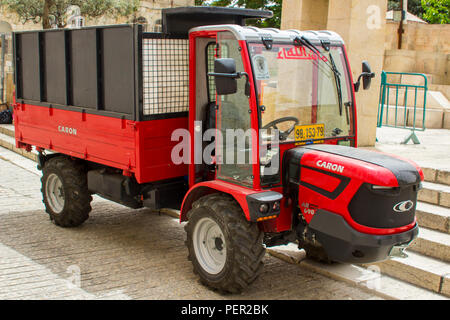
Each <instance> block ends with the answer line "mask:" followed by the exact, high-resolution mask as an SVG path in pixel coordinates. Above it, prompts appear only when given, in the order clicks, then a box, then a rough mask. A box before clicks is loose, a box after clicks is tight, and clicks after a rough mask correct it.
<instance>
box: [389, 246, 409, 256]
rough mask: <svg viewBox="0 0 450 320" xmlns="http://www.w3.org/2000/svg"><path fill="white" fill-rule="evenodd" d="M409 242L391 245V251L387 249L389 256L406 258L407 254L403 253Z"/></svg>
mask: <svg viewBox="0 0 450 320" xmlns="http://www.w3.org/2000/svg"><path fill="white" fill-rule="evenodd" d="M409 244H410V243H409V242H408V243H405V244H401V245H399V246H393V247H392V249H391V251H389V257H392V258H408V255H407V254H406V253H405V249H406V248H408V247H409Z"/></svg>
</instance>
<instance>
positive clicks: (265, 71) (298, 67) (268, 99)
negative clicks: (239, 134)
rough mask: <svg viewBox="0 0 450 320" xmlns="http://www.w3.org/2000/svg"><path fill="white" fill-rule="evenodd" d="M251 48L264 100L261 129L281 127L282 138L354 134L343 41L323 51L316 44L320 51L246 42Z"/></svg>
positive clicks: (261, 101)
mask: <svg viewBox="0 0 450 320" xmlns="http://www.w3.org/2000/svg"><path fill="white" fill-rule="evenodd" d="M249 48H250V54H251V60H252V64H253V71H254V78H255V83H256V87H257V93H258V101H259V104H260V106H264V107H263V108H261V110H262V111H261V125H262V128H263V129H273V128H275V129H278V130H280V142H287V141H288V142H289V141H294V140H295V141H297V142H298V141H301V142H302V143H303V144H305V143H308V142H309V143H313V142H321V141H319V140H320V139H326V138H336V137H343V136H351V135H353V131H352V127H353V119H352V108H351V106H352V103H351V101H352V99H351V89H350V88H351V87H350V85H351V84H350V80H349V76H348V72H347V68H346V63H345V61H346V60H345V56H344V52H343V50H342V48H341V47H331V48H329V51H328V52H327V51H326V50H325V49H324V48H323V47H321V46H320V45H319V46H317V48H318V49H319V51H320V56H319V55H318V54H317V53H315V52H313V51H311V50H310V49H308V48H307V47H306V46H295V45H293V44H274V45H273V47H272V48H271V49H270V50H267V49H266V47H265V46H264V45H263V44H259V43H250V44H249ZM330 55H331V57H330ZM339 89H340V90H339ZM294 129H295V130H294Z"/></svg>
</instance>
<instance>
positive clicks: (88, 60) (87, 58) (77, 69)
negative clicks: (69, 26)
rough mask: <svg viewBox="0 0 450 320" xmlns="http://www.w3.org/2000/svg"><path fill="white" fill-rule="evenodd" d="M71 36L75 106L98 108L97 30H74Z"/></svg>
mask: <svg viewBox="0 0 450 320" xmlns="http://www.w3.org/2000/svg"><path fill="white" fill-rule="evenodd" d="M71 37H72V41H71V42H72V43H71V46H70V54H71V57H72V63H71V73H72V96H73V104H74V105H75V106H83V107H86V108H90V109H97V105H98V96H97V94H98V93H97V91H98V90H97V79H98V74H97V43H96V30H95V29H87V30H73V31H72V35H71ZM80 48H83V50H80Z"/></svg>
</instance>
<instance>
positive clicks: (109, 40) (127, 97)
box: [102, 28, 134, 114]
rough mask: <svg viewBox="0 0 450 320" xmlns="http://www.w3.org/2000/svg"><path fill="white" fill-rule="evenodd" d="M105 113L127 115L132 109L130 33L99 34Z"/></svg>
mask: <svg viewBox="0 0 450 320" xmlns="http://www.w3.org/2000/svg"><path fill="white" fill-rule="evenodd" d="M102 40H103V41H102V42H103V66H104V69H103V72H104V77H103V85H104V99H105V100H104V101H105V106H104V108H105V110H107V111H114V112H120V113H128V114H130V113H131V112H132V111H133V106H134V51H133V29H131V28H116V29H104V30H103V39H102Z"/></svg>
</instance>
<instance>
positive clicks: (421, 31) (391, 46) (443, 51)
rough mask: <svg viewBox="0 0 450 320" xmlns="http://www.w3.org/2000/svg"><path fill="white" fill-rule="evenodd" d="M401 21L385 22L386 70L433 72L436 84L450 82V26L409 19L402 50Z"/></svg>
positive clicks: (432, 78) (433, 79)
mask: <svg viewBox="0 0 450 320" xmlns="http://www.w3.org/2000/svg"><path fill="white" fill-rule="evenodd" d="M397 29H398V23H395V22H388V23H387V25H386V42H385V49H386V54H385V60H384V69H385V70H387V71H397V72H419V73H425V74H428V75H430V76H429V77H430V80H431V81H432V83H433V84H441V85H449V84H450V26H449V25H437V24H423V23H417V22H408V24H406V25H404V29H405V33H404V34H403V37H402V49H401V50H399V49H398V47H397V43H398V34H397Z"/></svg>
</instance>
